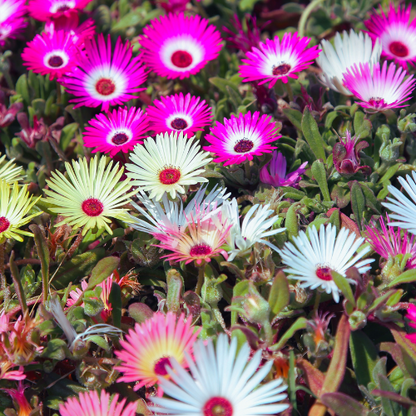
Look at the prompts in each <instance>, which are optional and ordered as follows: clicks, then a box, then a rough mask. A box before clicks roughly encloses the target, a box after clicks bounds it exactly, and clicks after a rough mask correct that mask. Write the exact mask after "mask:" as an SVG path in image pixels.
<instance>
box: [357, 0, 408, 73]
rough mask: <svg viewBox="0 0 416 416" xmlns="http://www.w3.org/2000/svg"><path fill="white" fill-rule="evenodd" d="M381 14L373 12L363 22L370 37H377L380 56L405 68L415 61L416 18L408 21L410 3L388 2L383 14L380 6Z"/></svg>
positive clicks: (375, 38)
mask: <svg viewBox="0 0 416 416" xmlns="http://www.w3.org/2000/svg"><path fill="white" fill-rule="evenodd" d="M380 12H381V15H378V14H376V13H375V14H373V15H372V16H371V17H370V19H368V20H367V21H365V22H364V24H365V25H366V27H367V29H368V34H369V35H370V36H371V37H372V39H374V40H377V39H379V40H380V42H381V46H382V56H384V57H386V58H387V59H394V60H395V61H396V62H397V63H398V64H399V65H402V66H403V67H404V68H407V64H408V63H410V64H412V65H414V64H415V61H416V19H413V20H412V21H411V22H410V14H411V12H412V5H411V4H409V6H408V7H407V8H406V6H405V5H403V6H400V5H398V6H397V10H396V9H395V7H394V4H393V3H392V2H391V3H390V10H389V12H388V14H387V16H386V15H385V13H384V11H383V9H382V7H381V6H380Z"/></svg>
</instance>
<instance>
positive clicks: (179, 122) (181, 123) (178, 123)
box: [170, 118, 188, 130]
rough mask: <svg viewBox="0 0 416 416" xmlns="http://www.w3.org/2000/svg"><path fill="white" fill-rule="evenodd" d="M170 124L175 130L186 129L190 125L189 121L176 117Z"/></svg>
mask: <svg viewBox="0 0 416 416" xmlns="http://www.w3.org/2000/svg"><path fill="white" fill-rule="evenodd" d="M170 125H171V126H172V128H173V129H175V130H185V129H186V128H187V127H188V123H187V122H186V121H185V120H184V119H183V118H175V119H174V120H173V121H172V123H170Z"/></svg>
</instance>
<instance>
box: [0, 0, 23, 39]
mask: <svg viewBox="0 0 416 416" xmlns="http://www.w3.org/2000/svg"><path fill="white" fill-rule="evenodd" d="M25 3H26V1H25V0H1V2H0V46H3V45H4V44H5V43H6V40H7V39H15V38H17V37H18V36H19V35H20V34H21V32H22V31H23V29H24V28H25V27H26V26H27V21H26V19H25V15H26V12H27V8H26V4H25Z"/></svg>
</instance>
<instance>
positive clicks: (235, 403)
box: [151, 334, 289, 416]
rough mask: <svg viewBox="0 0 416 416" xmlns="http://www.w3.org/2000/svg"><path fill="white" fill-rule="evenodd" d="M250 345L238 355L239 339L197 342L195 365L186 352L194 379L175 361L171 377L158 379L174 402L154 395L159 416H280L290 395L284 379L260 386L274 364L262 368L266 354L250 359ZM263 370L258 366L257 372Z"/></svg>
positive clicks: (153, 409) (244, 345)
mask: <svg viewBox="0 0 416 416" xmlns="http://www.w3.org/2000/svg"><path fill="white" fill-rule="evenodd" d="M250 352H251V350H250V347H249V346H248V344H247V343H244V344H243V345H242V346H241V348H239V351H238V353H237V338H233V339H232V341H231V344H230V343H229V341H228V337H227V335H225V334H220V335H219V336H218V340H217V345H216V346H215V348H214V346H213V343H212V340H211V339H209V340H208V341H207V342H205V341H203V340H198V341H196V342H195V344H194V356H195V361H194V360H193V359H192V357H190V356H189V354H186V361H187V362H188V365H189V368H190V370H191V374H192V377H191V376H190V375H189V374H188V372H187V371H186V370H184V369H183V367H182V366H181V365H180V363H177V362H173V363H172V367H173V368H168V369H167V371H168V373H169V375H170V377H171V380H169V379H162V378H160V379H159V380H160V381H159V382H160V386H161V387H162V389H163V391H164V392H165V393H166V394H167V395H169V396H170V397H172V399H168V398H162V397H157V398H156V397H154V398H152V401H153V402H154V403H155V404H156V406H152V407H151V410H152V411H153V412H155V414H156V415H163V414H168V415H186V414H189V415H192V416H218V415H223V416H255V415H276V414H278V413H280V412H282V411H283V410H286V409H287V408H288V407H289V405H288V404H286V403H279V402H281V401H282V400H284V399H285V398H286V397H287V395H286V394H285V393H283V392H284V391H285V390H286V388H287V387H286V386H283V385H282V379H281V378H279V379H275V380H272V381H269V382H268V383H266V384H263V385H260V386H259V384H260V383H261V381H262V380H263V379H264V378H265V377H266V376H267V374H268V373H269V371H270V370H271V368H272V365H273V361H267V362H266V363H265V364H264V365H263V366H262V367H260V364H261V361H262V351H261V350H258V351H257V352H256V353H255V354H254V355H253V357H252V358H251V359H250ZM259 367H260V368H259Z"/></svg>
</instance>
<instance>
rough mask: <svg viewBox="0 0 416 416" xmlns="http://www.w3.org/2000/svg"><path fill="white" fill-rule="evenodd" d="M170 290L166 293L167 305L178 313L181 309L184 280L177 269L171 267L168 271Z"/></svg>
mask: <svg viewBox="0 0 416 416" xmlns="http://www.w3.org/2000/svg"><path fill="white" fill-rule="evenodd" d="M166 283H167V285H168V290H167V294H166V306H167V308H168V311H171V312H173V313H177V312H179V311H180V310H181V297H182V292H183V286H184V282H183V279H182V276H181V275H180V273H179V272H178V271H177V270H176V269H170V270H169V271H168V272H167V273H166Z"/></svg>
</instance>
